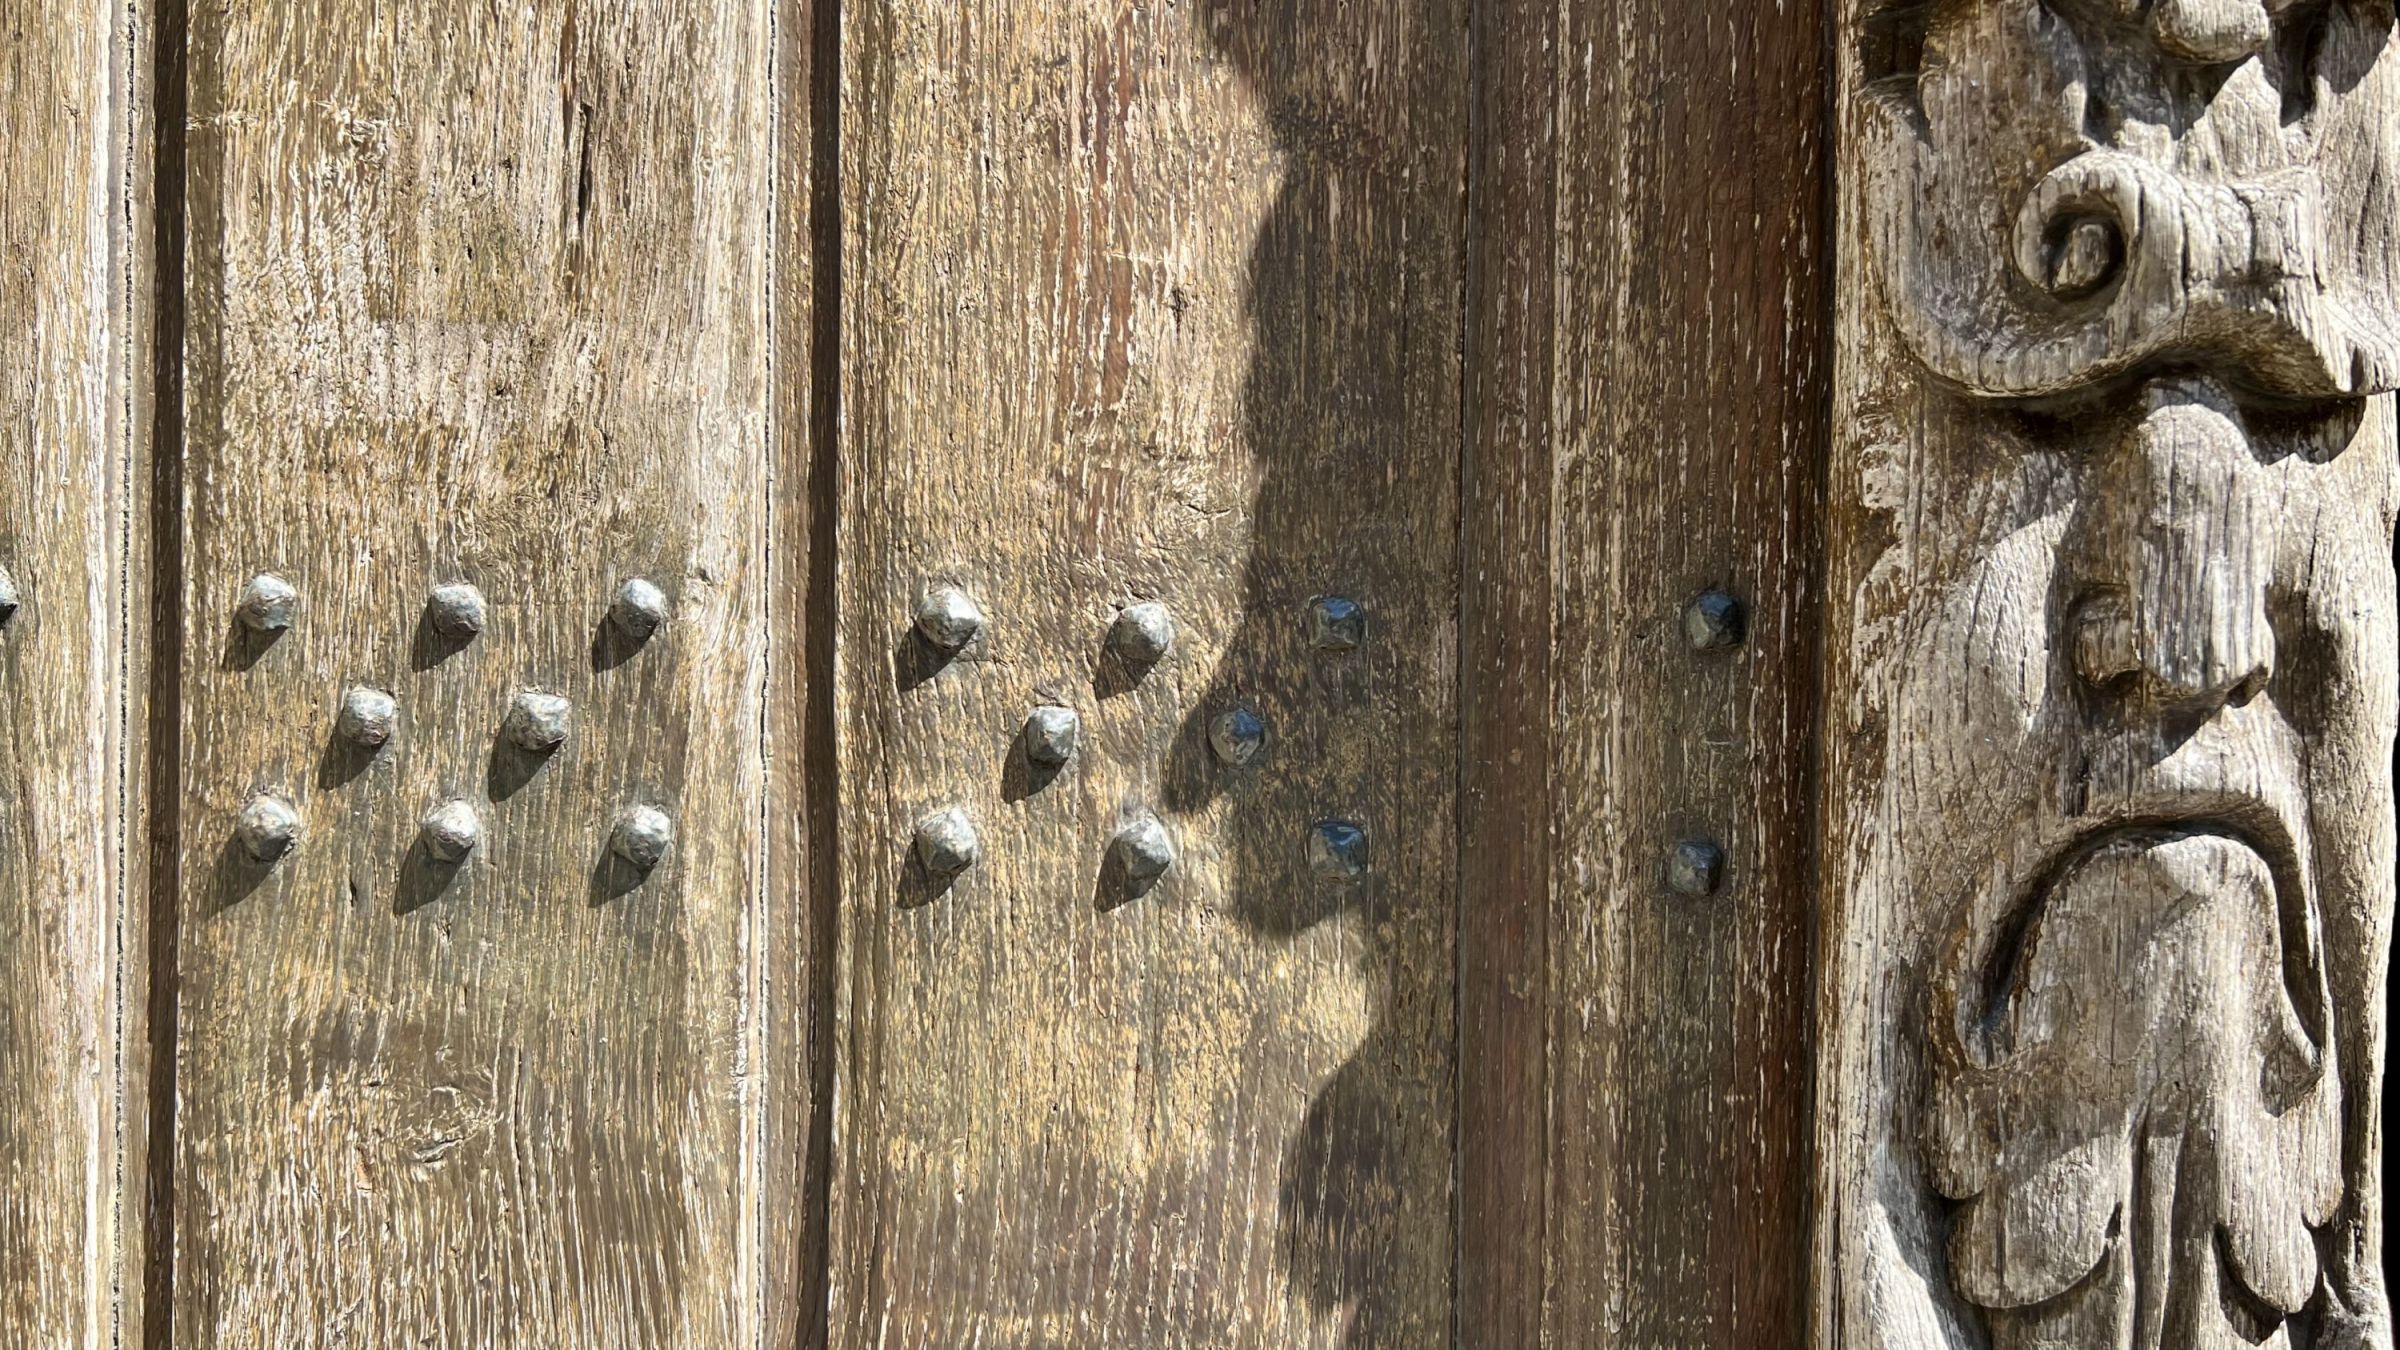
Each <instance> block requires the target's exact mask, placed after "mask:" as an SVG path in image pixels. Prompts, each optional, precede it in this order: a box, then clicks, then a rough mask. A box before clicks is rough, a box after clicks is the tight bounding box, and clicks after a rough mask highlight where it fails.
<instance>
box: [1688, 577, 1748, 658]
mask: <svg viewBox="0 0 2400 1350" xmlns="http://www.w3.org/2000/svg"><path fill="white" fill-rule="evenodd" d="M1742 627H1743V625H1742V602H1741V601H1739V600H1736V599H1734V598H1733V597H1732V596H1730V595H1727V594H1726V593H1725V592H1723V591H1705V592H1702V593H1701V595H1700V596H1699V597H1698V598H1697V599H1695V600H1693V601H1692V603H1690V604H1688V605H1686V606H1684V609H1683V640H1684V642H1685V643H1686V644H1688V645H1689V646H1690V647H1691V649H1692V650H1693V651H1696V652H1708V651H1716V650H1718V649H1720V648H1724V647H1731V646H1733V645H1734V644H1736V643H1738V642H1740V641H1741V640H1742Z"/></svg>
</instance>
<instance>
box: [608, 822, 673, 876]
mask: <svg viewBox="0 0 2400 1350" xmlns="http://www.w3.org/2000/svg"><path fill="white" fill-rule="evenodd" d="M674 842H675V825H674V822H672V821H670V820H668V819H667V813H666V812H664V811H661V810H659V809H658V808H657V807H655V806H632V807H627V808H626V809H625V811H624V813H623V814H621V815H619V816H618V817H617V828H616V830H615V832H614V833H613V834H611V835H610V837H609V841H608V846H609V848H611V849H612V850H614V851H615V853H616V855H617V856H618V857H620V858H623V859H624V860H625V861H627V862H629V863H632V864H633V865H634V866H635V867H637V868H639V869H641V870H642V871H644V872H647V871H649V870H650V869H651V868H653V867H656V866H658V862H659V859H661V858H664V857H666V856H667V848H668V846H669V845H671V844H673V843H674Z"/></svg>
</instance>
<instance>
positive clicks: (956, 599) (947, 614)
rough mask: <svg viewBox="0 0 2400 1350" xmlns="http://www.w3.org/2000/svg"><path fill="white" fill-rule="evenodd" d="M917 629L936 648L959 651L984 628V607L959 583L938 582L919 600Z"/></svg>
mask: <svg viewBox="0 0 2400 1350" xmlns="http://www.w3.org/2000/svg"><path fill="white" fill-rule="evenodd" d="M917 631H918V632H919V633H921V634H923V635H924V637H925V640H926V641H927V642H930V643H932V644H933V645H934V647H935V648H936V649H938V650H940V651H945V652H955V651H957V650H959V649H960V648H962V647H964V646H966V645H967V644H968V643H970V642H973V641H974V640H975V637H976V635H977V634H979V633H981V632H982V631H983V610H982V609H981V608H979V607H977V605H976V604H975V600H974V597H972V596H970V595H968V594H967V593H966V592H965V591H962V590H960V589H959V588H957V587H956V586H935V587H933V588H931V589H929V590H927V591H926V592H925V594H924V595H923V596H922V597H921V598H919V599H918V601H917Z"/></svg>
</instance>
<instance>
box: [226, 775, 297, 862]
mask: <svg viewBox="0 0 2400 1350" xmlns="http://www.w3.org/2000/svg"><path fill="white" fill-rule="evenodd" d="M299 837H300V813H299V812H298V811H297V810H295V809H293V807H292V804H291V803H290V802H287V801H285V800H284V799H283V798H281V797H277V796H275V795H273V794H271V793H265V792H261V793H258V794H256V795H255V796H253V797H251V798H250V800H248V801H246V802H244V803H242V809H241V813H240V814H239V815H236V816H235V817H234V818H233V838H234V842H235V843H236V844H237V845H239V846H240V848H241V850H242V852H243V853H245V854H247V855H249V858H250V860H251V861H252V862H258V863H271V862H274V861H275V860H276V859H278V858H281V857H282V856H283V855H284V854H286V853H289V852H291V851H292V845H293V843H295V842H296V841H297V840H298V839H299Z"/></svg>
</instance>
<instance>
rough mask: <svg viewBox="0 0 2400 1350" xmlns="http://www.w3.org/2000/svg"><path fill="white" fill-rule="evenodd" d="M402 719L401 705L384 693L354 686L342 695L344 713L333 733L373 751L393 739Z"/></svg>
mask: <svg viewBox="0 0 2400 1350" xmlns="http://www.w3.org/2000/svg"><path fill="white" fill-rule="evenodd" d="M399 719H400V704H399V703H398V701H396V700H395V699H393V697H392V696H391V695H390V694H388V693H386V692H384V691H383V690H381V689H370V688H368V687H367V686H365V685H363V684H362V685H354V686H352V687H351V688H350V689H348V690H345V691H344V692H343V694H342V707H341V711H340V712H339V713H337V714H336V715H335V716H334V719H333V729H334V732H335V733H336V734H337V735H339V736H340V737H341V738H342V739H343V740H345V741H348V742H350V743H351V744H352V745H357V746H364V747H365V748H367V749H370V750H372V749H374V748H376V747H378V746H380V745H382V744H383V743H384V742H385V741H388V740H390V739H391V738H392V730H393V728H394V727H395V726H397V725H398V723H399Z"/></svg>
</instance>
